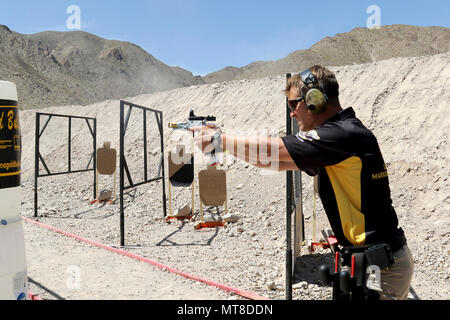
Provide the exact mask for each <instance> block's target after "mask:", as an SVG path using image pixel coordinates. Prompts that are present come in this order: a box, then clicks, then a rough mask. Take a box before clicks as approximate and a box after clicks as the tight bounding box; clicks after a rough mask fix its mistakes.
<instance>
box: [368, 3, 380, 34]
mask: <svg viewBox="0 0 450 320" xmlns="http://www.w3.org/2000/svg"><path fill="white" fill-rule="evenodd" d="M366 13H367V14H370V16H369V17H368V18H367V22H366V25H367V29H380V28H381V9H380V7H379V6H377V5H374V4H373V5H370V6H368V7H367V10H366Z"/></svg>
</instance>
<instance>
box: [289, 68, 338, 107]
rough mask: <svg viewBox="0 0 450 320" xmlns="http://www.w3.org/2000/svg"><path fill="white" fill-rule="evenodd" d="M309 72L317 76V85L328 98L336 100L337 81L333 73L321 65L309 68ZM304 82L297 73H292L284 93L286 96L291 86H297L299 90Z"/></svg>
mask: <svg viewBox="0 0 450 320" xmlns="http://www.w3.org/2000/svg"><path fill="white" fill-rule="evenodd" d="M310 70H311V73H312V74H313V75H314V76H315V77H316V78H317V80H318V82H319V87H320V88H321V89H322V90H323V92H325V94H326V95H327V96H328V99H329V100H332V101H337V100H338V99H339V83H338V81H337V79H336V76H335V74H334V73H333V72H332V71H331V70H329V69H327V68H325V67H322V66H319V65H315V66H312V67H311V68H310ZM303 85H304V83H303V81H302V78H301V77H300V75H299V74H295V75H293V76H292V77H291V78H289V80H288V82H287V84H286V89H285V90H284V94H285V95H286V96H287V95H288V94H289V91H291V88H292V87H294V88H297V89H298V90H300V89H301V88H302V87H303Z"/></svg>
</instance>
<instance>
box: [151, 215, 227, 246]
mask: <svg viewBox="0 0 450 320" xmlns="http://www.w3.org/2000/svg"><path fill="white" fill-rule="evenodd" d="M186 224H187V222H186V221H183V222H182V224H181V226H179V227H178V229H177V230H175V231H174V232H172V233H171V234H169V235H168V236H167V237H165V238H164V239H162V240H161V241H160V242H158V243H157V244H156V246H158V247H169V246H180V247H183V246H210V245H211V243H212V242H213V240H214V238H215V237H217V235H218V234H219V229H218V228H215V230H214V234H213V235H212V236H211V238H210V239H208V241H206V243H183V244H180V243H177V242H175V241H172V240H170V238H171V237H172V236H173V235H175V234H176V233H178V232H180V231H181V230H182V229H183V228H184V226H185V225H186Z"/></svg>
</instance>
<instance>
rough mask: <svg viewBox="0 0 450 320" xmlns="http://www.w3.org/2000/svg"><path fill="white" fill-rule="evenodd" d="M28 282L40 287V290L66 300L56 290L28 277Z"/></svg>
mask: <svg viewBox="0 0 450 320" xmlns="http://www.w3.org/2000/svg"><path fill="white" fill-rule="evenodd" d="M28 282H30V283H32V284H34V285H35V286H37V287H39V288H41V289H42V290H44V291H45V292H46V293H48V294H49V295H51V296H53V297H55V298H56V299H57V300H66V299H65V298H63V297H61V296H60V295H59V294H57V293H56V292H54V291H52V290H50V289H49V288H47V287H46V286H44V285H42V284H41V283H39V282H37V281H34V280H33V279H31V278H30V277H28ZM43 300H46V299H43Z"/></svg>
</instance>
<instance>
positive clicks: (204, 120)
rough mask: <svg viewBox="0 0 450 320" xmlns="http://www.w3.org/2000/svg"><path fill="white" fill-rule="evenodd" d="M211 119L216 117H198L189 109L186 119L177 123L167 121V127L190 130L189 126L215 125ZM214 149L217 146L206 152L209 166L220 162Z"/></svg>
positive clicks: (214, 119) (213, 119)
mask: <svg viewBox="0 0 450 320" xmlns="http://www.w3.org/2000/svg"><path fill="white" fill-rule="evenodd" d="M211 121H216V117H213V116H206V117H198V116H196V115H195V114H194V110H191V111H190V112H189V118H188V121H186V122H179V123H170V122H169V128H171V129H181V130H190V129H191V128H194V127H201V126H206V125H208V126H213V127H215V124H214V123H211ZM212 142H213V141H212V140H211V143H212ZM216 149H218V148H217V147H215V148H214V149H213V151H211V153H208V154H206V155H208V156H209V157H210V158H211V163H210V165H211V166H215V165H217V164H219V163H220V162H219V159H218V158H217V156H216Z"/></svg>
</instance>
